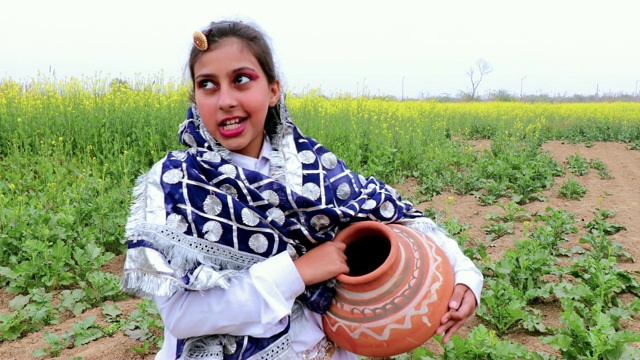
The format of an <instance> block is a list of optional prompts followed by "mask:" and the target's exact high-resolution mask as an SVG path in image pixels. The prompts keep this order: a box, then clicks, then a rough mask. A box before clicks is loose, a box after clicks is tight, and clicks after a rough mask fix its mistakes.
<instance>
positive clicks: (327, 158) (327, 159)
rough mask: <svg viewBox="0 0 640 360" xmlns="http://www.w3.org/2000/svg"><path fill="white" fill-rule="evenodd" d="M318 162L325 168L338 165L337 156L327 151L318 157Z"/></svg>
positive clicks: (332, 167) (330, 168) (333, 167)
mask: <svg viewBox="0 0 640 360" xmlns="http://www.w3.org/2000/svg"><path fill="white" fill-rule="evenodd" d="M320 162H322V165H323V166H324V167H325V168H327V169H329V170H332V169H335V167H336V166H337V165H338V158H337V157H336V156H335V155H334V154H333V153H330V152H328V153H326V154H324V155H322V156H321V157H320Z"/></svg>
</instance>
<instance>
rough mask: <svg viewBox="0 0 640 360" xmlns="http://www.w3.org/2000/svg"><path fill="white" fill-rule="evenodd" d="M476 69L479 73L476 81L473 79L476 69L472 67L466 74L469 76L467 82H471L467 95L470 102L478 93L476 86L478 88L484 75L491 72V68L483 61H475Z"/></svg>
mask: <svg viewBox="0 0 640 360" xmlns="http://www.w3.org/2000/svg"><path fill="white" fill-rule="evenodd" d="M476 68H477V69H478V72H479V73H480V76H479V77H478V79H475V77H474V75H475V73H476V69H475V68H474V67H470V68H469V71H468V72H467V75H468V76H469V80H470V81H471V93H470V94H469V96H470V98H471V100H474V99H475V98H476V94H477V92H478V86H480V83H481V82H482V78H483V77H484V76H485V75H486V74H488V73H490V72H491V71H493V67H492V66H491V64H489V62H488V61H487V60H485V59H478V60H477V61H476Z"/></svg>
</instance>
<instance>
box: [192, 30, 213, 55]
mask: <svg viewBox="0 0 640 360" xmlns="http://www.w3.org/2000/svg"><path fill="white" fill-rule="evenodd" d="M193 43H194V44H195V45H196V47H197V48H198V49H200V50H202V51H205V50H207V49H208V48H209V43H208V42H207V37H206V36H205V35H204V34H203V33H202V31H196V32H194V33H193Z"/></svg>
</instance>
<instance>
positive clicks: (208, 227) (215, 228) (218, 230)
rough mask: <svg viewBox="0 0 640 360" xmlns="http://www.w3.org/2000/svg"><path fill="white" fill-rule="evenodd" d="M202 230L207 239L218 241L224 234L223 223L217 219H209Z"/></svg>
mask: <svg viewBox="0 0 640 360" xmlns="http://www.w3.org/2000/svg"><path fill="white" fill-rule="evenodd" d="M202 231H204V232H205V235H204V238H205V239H207V240H209V241H213V242H216V241H218V240H220V237H221V236H222V225H220V223H219V222H217V221H208V222H207V223H206V224H204V226H203V227H202Z"/></svg>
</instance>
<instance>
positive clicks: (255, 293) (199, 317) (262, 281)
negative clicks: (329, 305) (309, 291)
mask: <svg viewBox="0 0 640 360" xmlns="http://www.w3.org/2000/svg"><path fill="white" fill-rule="evenodd" d="M303 291H304V283H303V281H302V278H300V275H299V273H298V271H297V269H296V267H295V266H294V265H293V261H292V260H291V257H290V256H289V254H288V253H287V252H283V253H281V254H278V255H276V256H273V257H270V258H268V259H266V260H264V261H262V262H260V263H258V264H255V265H253V266H251V267H250V268H249V270H248V271H247V272H245V273H243V274H242V275H240V276H237V277H233V278H232V279H231V281H230V286H229V287H228V288H226V289H223V288H219V287H216V288H212V289H209V290H205V291H202V292H198V291H187V290H180V291H178V292H176V293H175V294H173V295H172V296H163V297H158V296H157V297H155V298H154V300H155V301H156V303H157V305H158V310H159V312H160V316H161V317H162V321H163V323H164V326H165V330H167V331H168V332H169V333H171V334H172V335H173V336H175V337H176V338H178V339H185V338H190V337H194V336H202V335H211V334H230V335H249V336H255V337H268V336H272V335H275V334H277V333H278V332H280V331H282V330H283V329H284V328H285V327H286V325H287V319H286V316H287V315H289V314H290V313H291V309H292V307H293V304H294V301H295V299H296V297H297V296H298V295H300V294H301V293H302V292H303Z"/></svg>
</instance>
